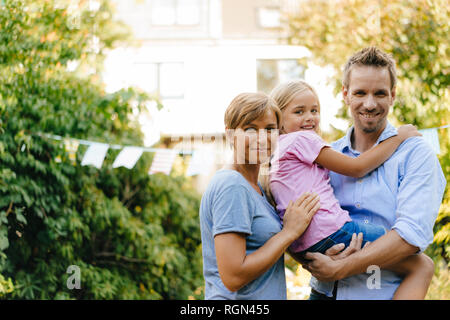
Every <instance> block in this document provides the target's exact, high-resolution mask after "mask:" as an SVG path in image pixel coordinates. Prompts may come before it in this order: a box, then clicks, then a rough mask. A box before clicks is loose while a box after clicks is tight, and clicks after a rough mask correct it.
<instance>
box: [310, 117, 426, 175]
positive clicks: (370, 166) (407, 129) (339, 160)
mask: <svg viewBox="0 0 450 320" xmlns="http://www.w3.org/2000/svg"><path fill="white" fill-rule="evenodd" d="M420 135H421V134H420V133H419V132H418V131H417V129H416V127H415V126H413V125H410V124H408V125H404V126H401V127H399V128H398V134H397V135H396V136H393V137H391V138H389V139H386V140H384V141H382V142H381V143H380V144H379V145H377V146H376V147H375V148H372V149H370V150H368V151H366V152H364V153H362V154H361V155H360V156H359V157H357V158H351V157H348V156H346V155H344V154H342V153H340V152H337V151H334V150H333V149H331V148H322V150H321V151H320V153H319V155H318V156H317V158H316V160H315V162H316V163H318V164H320V165H321V166H322V167H325V168H327V169H328V170H331V171H334V172H337V173H340V174H343V175H346V176H350V177H354V178H361V177H364V176H365V175H366V174H367V173H369V172H371V171H372V170H375V169H376V168H378V167H379V166H380V165H381V164H382V163H383V162H385V161H386V160H387V159H389V157H390V156H391V155H392V154H393V153H394V151H395V150H396V149H397V148H398V146H399V145H400V144H401V143H402V142H403V141H404V140H406V139H408V138H410V137H413V136H420Z"/></svg>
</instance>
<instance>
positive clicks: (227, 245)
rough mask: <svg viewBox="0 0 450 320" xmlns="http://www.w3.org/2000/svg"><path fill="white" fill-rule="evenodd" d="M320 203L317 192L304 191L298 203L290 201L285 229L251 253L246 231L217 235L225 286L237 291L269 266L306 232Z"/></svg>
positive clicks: (218, 262) (285, 219) (218, 253)
mask: <svg viewBox="0 0 450 320" xmlns="http://www.w3.org/2000/svg"><path fill="white" fill-rule="evenodd" d="M319 207H320V202H319V197H318V195H316V194H307V193H304V194H303V195H301V196H300V198H298V199H297V200H296V201H295V203H292V202H290V203H289V206H288V207H287V208H286V212H285V215H284V218H283V225H284V227H283V229H282V230H281V231H280V232H278V233H277V234H276V235H274V236H273V237H272V238H270V239H269V240H268V241H267V242H266V243H265V244H264V245H263V246H262V247H260V248H259V249H258V250H256V251H254V252H252V253H251V254H249V255H247V254H246V240H245V235H244V234H241V233H235V232H230V233H222V234H218V235H216V236H215V237H214V245H215V249H216V259H217V267H218V269H219V274H220V278H221V279H222V282H223V284H224V285H225V287H227V289H228V290H230V291H237V290H239V289H240V288H242V287H243V286H245V285H246V284H248V283H249V282H250V281H252V280H254V279H256V278H257V277H259V276H260V275H262V274H263V273H264V272H266V271H267V270H269V269H270V268H271V267H272V266H273V265H274V264H275V263H276V262H277V261H278V259H279V258H280V257H281V256H282V255H283V253H284V252H285V251H286V249H287V248H288V247H289V246H290V245H291V243H292V242H293V241H294V240H295V239H297V238H298V237H299V236H300V235H302V234H303V232H304V231H305V230H306V228H307V227H308V225H309V223H310V222H311V219H312V216H313V215H314V214H315V213H316V211H317V210H318V209H319Z"/></svg>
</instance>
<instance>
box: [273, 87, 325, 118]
mask: <svg viewBox="0 0 450 320" xmlns="http://www.w3.org/2000/svg"><path fill="white" fill-rule="evenodd" d="M305 90H310V91H311V92H312V94H313V95H314V96H315V97H316V99H317V102H318V104H319V107H320V101H319V96H318V95H317V92H316V90H314V88H313V87H312V86H311V85H309V84H308V83H307V82H305V81H303V80H294V81H290V82H287V83H282V84H279V85H278V86H276V87H275V88H274V89H273V90H272V92H271V93H270V96H271V97H272V98H273V99H274V100H275V101H276V103H277V104H278V107H279V108H280V110H281V111H283V110H284V109H285V108H286V107H287V106H288V105H289V103H291V101H292V99H294V97H295V96H296V95H297V94H299V93H301V92H303V91H305Z"/></svg>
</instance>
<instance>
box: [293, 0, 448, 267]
mask: <svg viewBox="0 0 450 320" xmlns="http://www.w3.org/2000/svg"><path fill="white" fill-rule="evenodd" d="M449 10H450V9H449V6H448V2H447V1H445V0H433V1H429V0H393V1H392V0H371V1H367V0H341V1H331V0H324V1H303V2H302V5H301V10H300V11H299V12H296V13H286V17H287V20H286V21H287V23H288V30H289V37H288V41H289V43H291V44H295V45H302V46H305V47H307V48H308V49H309V50H310V51H311V52H312V60H313V61H314V62H315V63H317V64H319V65H322V66H325V65H331V66H332V67H333V68H334V70H335V74H334V75H332V77H331V78H332V81H334V82H335V84H336V85H335V88H336V93H338V92H340V90H341V87H342V82H341V81H342V71H343V66H344V64H345V62H346V60H347V59H348V57H350V56H351V55H352V54H353V53H354V52H356V51H358V50H360V49H362V48H363V47H366V46H371V45H374V46H377V47H379V48H381V49H383V50H384V51H386V52H389V53H391V54H392V55H393V57H394V59H395V60H396V62H397V71H398V80H399V81H398V85H397V99H396V102H395V105H394V107H393V112H392V114H391V115H390V121H392V122H393V123H394V124H397V125H399V124H401V123H412V124H414V125H416V126H417V127H418V128H430V127H439V126H442V125H446V124H450V104H449V101H450V99H449V98H450V93H449V85H450V77H449V65H450V55H449V51H450V48H449V42H448V34H449V33H450V32H449V31H450V30H449V24H448V21H449V18H450V17H449ZM340 116H341V117H344V118H346V119H349V117H348V115H347V109H346V108H345V107H343V108H342V109H341V110H340ZM337 135H342V132H341V133H337V134H336V133H335V135H334V138H337V137H338V136H337ZM439 139H440V143H441V153H440V155H439V160H440V163H441V166H442V169H443V171H444V174H445V176H446V178H447V189H446V191H445V195H444V200H443V204H442V206H441V208H440V211H439V216H438V218H437V221H436V224H435V229H434V231H435V238H434V243H433V245H432V246H431V247H430V249H429V253H430V254H432V255H433V256H435V257H436V256H442V257H443V258H444V259H445V261H446V262H447V263H448V262H449V261H450V188H449V185H450V129H442V130H440V131H439Z"/></svg>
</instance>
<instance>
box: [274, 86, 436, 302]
mask: <svg viewBox="0 0 450 320" xmlns="http://www.w3.org/2000/svg"><path fill="white" fill-rule="evenodd" d="M271 96H272V97H273V98H274V100H275V101H276V102H277V104H278V106H279V108H280V110H281V112H282V116H283V121H282V126H281V130H280V133H281V134H282V135H281V136H280V138H279V141H278V142H279V145H278V149H277V151H276V152H275V153H274V156H273V158H272V159H271V162H270V163H271V167H270V171H269V173H270V192H271V193H272V195H273V198H274V200H275V203H276V208H277V211H278V214H279V216H280V218H281V219H283V215H284V212H285V210H286V209H289V207H290V205H291V201H292V200H293V199H296V198H297V197H298V195H299V194H302V193H303V192H305V191H310V192H315V193H317V194H319V196H320V202H321V207H320V209H319V210H318V212H317V213H316V214H315V215H314V217H313V218H312V220H311V223H310V226H309V227H308V229H307V230H306V231H305V232H304V233H303V234H302V236H301V237H299V238H298V239H297V240H296V241H294V242H293V243H292V245H291V246H290V247H289V250H290V252H291V253H292V254H293V255H294V256H296V258H299V259H301V258H302V257H303V255H304V254H305V253H306V252H320V253H325V251H326V250H327V249H329V248H330V247H332V246H333V245H335V244H338V243H344V244H345V245H346V246H348V245H349V243H350V242H351V239H352V235H353V234H354V233H356V234H359V233H363V239H364V241H363V245H364V244H365V243H366V242H373V241H375V240H376V239H377V238H379V237H380V236H382V235H383V234H385V233H386V230H385V229H384V228H383V227H382V226H379V225H374V224H370V223H368V221H365V223H361V222H359V221H352V219H351V218H350V216H349V214H348V212H347V211H345V210H343V209H342V208H341V207H340V205H339V202H338V200H337V199H336V198H335V196H334V193H333V189H332V186H331V184H330V180H329V176H328V173H329V170H332V171H334V172H337V173H340V174H343V175H346V176H350V177H355V178H360V177H363V176H365V175H366V174H368V173H369V172H371V171H373V170H374V169H376V168H377V167H378V166H380V165H381V164H382V163H383V162H384V161H386V160H387V159H388V158H389V157H390V156H391V155H392V154H393V153H394V151H395V150H396V149H397V147H398V146H399V145H400V144H401V143H402V142H403V141H404V140H405V139H407V138H409V137H412V136H418V135H420V134H419V133H418V132H417V130H416V129H415V127H414V126H411V125H406V126H401V127H400V128H399V129H398V135H397V136H394V137H392V138H389V139H386V140H385V141H383V142H382V143H380V144H378V145H377V146H376V147H374V148H372V149H371V150H369V151H367V152H364V153H363V154H361V155H360V156H359V157H357V158H350V157H348V156H346V155H343V154H341V153H339V152H337V151H334V150H333V149H332V148H330V146H329V145H328V144H326V143H325V142H324V141H323V140H322V139H321V138H320V136H319V135H318V134H317V133H318V132H319V121H320V105H319V99H318V97H317V94H316V93H315V91H314V89H313V88H312V87H311V86H309V85H308V84H307V83H305V82H304V81H295V82H290V83H287V84H282V85H280V86H278V87H277V88H275V89H274V90H273V91H272V93H271ZM410 258H411V259H409V260H408V263H399V264H397V265H395V266H394V267H393V268H392V270H393V271H396V272H401V273H402V274H405V278H404V281H403V282H402V284H401V285H400V286H399V287H398V289H397V291H396V293H395V295H394V297H393V298H394V299H409V298H412V297H414V298H417V292H414V296H412V295H411V292H410V290H409V289H410V288H417V287H420V288H419V289H418V290H420V292H421V293H423V297H422V298H424V297H425V294H426V291H427V289H428V285H429V282H428V284H427V286H426V287H425V288H423V286H424V285H423V283H424V281H423V279H422V277H421V274H420V272H417V270H418V269H421V270H423V268H429V266H428V264H426V263H423V259H422V257H421V255H417V256H413V257H410ZM411 260H412V261H413V262H411ZM405 283H408V285H406V284H405Z"/></svg>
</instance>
